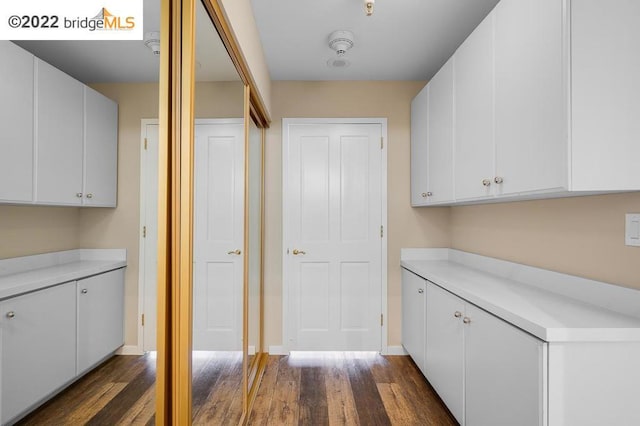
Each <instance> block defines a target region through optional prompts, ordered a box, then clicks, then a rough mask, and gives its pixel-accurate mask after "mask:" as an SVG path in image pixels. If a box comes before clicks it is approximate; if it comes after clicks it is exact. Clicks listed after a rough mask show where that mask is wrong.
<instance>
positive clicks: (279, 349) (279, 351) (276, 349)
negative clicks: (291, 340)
mask: <svg viewBox="0 0 640 426" xmlns="http://www.w3.org/2000/svg"><path fill="white" fill-rule="evenodd" d="M269 355H289V351H287V350H285V349H284V347H283V346H273V345H272V346H269Z"/></svg>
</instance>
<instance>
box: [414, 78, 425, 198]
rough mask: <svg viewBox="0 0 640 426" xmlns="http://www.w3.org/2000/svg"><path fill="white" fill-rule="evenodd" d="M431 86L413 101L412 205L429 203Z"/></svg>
mask: <svg viewBox="0 0 640 426" xmlns="http://www.w3.org/2000/svg"><path fill="white" fill-rule="evenodd" d="M428 92H429V86H428V85H427V86H425V87H424V88H423V89H422V90H421V91H420V93H418V95H417V96H416V97H415V98H413V101H411V205H412V206H424V205H426V204H427V192H428V191H429V189H428V187H427V179H428V174H427V159H428V155H427V116H428V115H427V109H428V95H429V94H428Z"/></svg>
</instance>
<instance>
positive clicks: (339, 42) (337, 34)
mask: <svg viewBox="0 0 640 426" xmlns="http://www.w3.org/2000/svg"><path fill="white" fill-rule="evenodd" d="M329 47H330V48H332V49H333V50H335V51H336V55H337V58H332V59H329V60H328V61H327V66H329V67H333V68H346V67H348V66H349V65H351V62H350V61H349V60H348V59H347V58H345V57H344V55H345V53H347V50H349V49H351V48H352V47H353V33H352V32H351V31H345V30H338V31H334V32H332V33H331V34H329Z"/></svg>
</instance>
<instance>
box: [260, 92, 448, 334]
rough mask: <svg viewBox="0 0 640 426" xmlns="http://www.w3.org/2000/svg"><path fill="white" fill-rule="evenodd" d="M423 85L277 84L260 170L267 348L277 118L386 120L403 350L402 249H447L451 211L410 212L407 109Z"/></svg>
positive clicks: (278, 196)
mask: <svg viewBox="0 0 640 426" xmlns="http://www.w3.org/2000/svg"><path fill="white" fill-rule="evenodd" d="M423 86H424V82H389V81H387V82H382V81H380V82H361V81H340V82H278V81H274V82H273V86H272V97H271V102H272V115H273V123H272V127H271V128H270V129H269V130H268V131H267V147H266V168H265V173H266V176H265V183H266V189H265V195H266V206H265V220H266V224H265V228H266V229H265V234H266V235H265V318H266V320H265V322H266V323H265V339H266V340H265V342H266V344H267V346H269V345H281V344H282V127H281V123H282V118H295V117H350V118H351V117H386V118H387V119H388V141H387V143H388V145H387V147H388V160H387V161H388V229H387V230H388V234H387V235H388V237H389V239H388V252H389V259H388V295H387V296H388V314H389V317H388V325H389V329H388V330H389V331H388V343H389V345H399V344H400V322H401V321H400V318H401V315H400V307H401V306H400V305H401V303H400V248H401V247H447V246H449V243H450V238H449V209H448V208H433V209H412V208H411V207H410V198H409V182H410V180H409V143H410V103H411V99H412V98H413V97H414V96H415V95H416V94H417V93H418V91H419V90H420V89H421V88H422V87H423Z"/></svg>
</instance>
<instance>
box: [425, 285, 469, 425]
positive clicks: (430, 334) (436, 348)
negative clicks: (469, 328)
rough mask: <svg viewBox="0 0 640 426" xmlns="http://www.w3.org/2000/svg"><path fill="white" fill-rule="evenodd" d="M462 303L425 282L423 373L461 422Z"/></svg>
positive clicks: (462, 363) (446, 292)
mask: <svg viewBox="0 0 640 426" xmlns="http://www.w3.org/2000/svg"><path fill="white" fill-rule="evenodd" d="M463 315H464V302H463V301H462V299H460V298H459V297H457V296H454V295H453V294H451V293H449V292H448V291H446V290H443V289H442V288H440V287H438V286H437V285H435V284H432V283H430V282H428V283H427V345H426V347H427V349H426V355H425V370H426V376H427V379H428V380H429V382H430V383H431V385H432V386H433V387H434V388H435V390H436V392H438V395H440V398H442V401H444V403H445V404H446V405H447V407H448V408H449V410H450V411H451V413H452V414H453V415H454V417H455V418H456V420H458V422H460V423H461V424H462V423H463V416H464V407H463V396H464V393H463V392H464V391H463V389H464V388H463V383H464V381H463V380H464V378H463V366H464V352H463V351H464V347H463V328H462V316H463Z"/></svg>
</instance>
